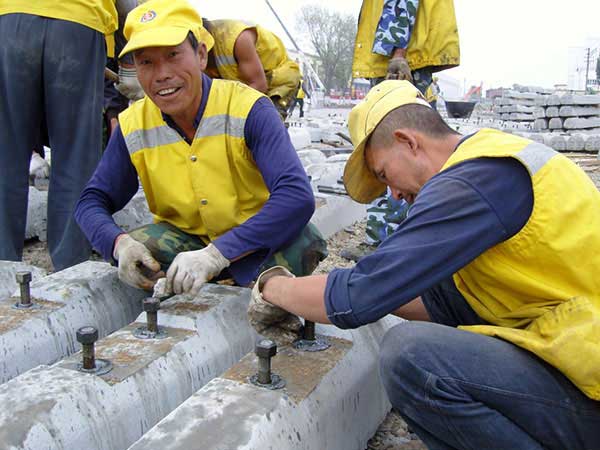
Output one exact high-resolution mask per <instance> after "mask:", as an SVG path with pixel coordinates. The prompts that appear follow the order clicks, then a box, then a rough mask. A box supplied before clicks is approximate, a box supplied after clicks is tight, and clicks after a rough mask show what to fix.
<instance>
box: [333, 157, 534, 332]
mask: <svg viewBox="0 0 600 450" xmlns="http://www.w3.org/2000/svg"><path fill="white" fill-rule="evenodd" d="M532 210H533V188H532V186H531V178H530V177H529V174H528V172H527V170H526V169H525V167H524V166H522V165H521V163H519V162H518V161H517V160H515V159H513V158H481V159H476V160H469V161H466V162H463V163H461V164H458V165H456V166H453V167H451V168H450V169H448V170H446V171H444V172H442V173H440V174H438V175H436V176H434V177H433V178H431V180H429V182H427V183H426V184H425V186H423V188H422V189H421V192H419V194H418V196H417V198H416V200H415V203H414V204H413V205H412V207H411V208H410V210H409V213H408V217H407V218H406V220H405V221H404V222H403V223H402V225H401V226H400V227H399V228H398V230H396V232H395V233H393V234H392V235H391V236H390V237H389V238H388V239H386V240H385V241H384V242H383V243H382V244H381V246H380V247H379V248H378V249H377V250H376V251H375V252H374V253H373V254H371V255H369V256H366V257H365V258H363V259H361V260H360V261H359V262H358V264H357V265H356V266H355V267H353V268H351V269H336V270H334V271H332V272H331V273H330V274H329V276H328V279H327V287H326V290H325V306H326V309H327V317H329V319H330V320H331V322H332V323H333V324H334V325H336V326H338V327H340V328H356V327H359V326H361V325H364V324H366V323H371V322H375V321H376V320H379V319H380V318H381V317H383V316H385V315H386V314H389V313H391V312H393V311H395V310H396V309H397V308H399V307H400V306H402V305H404V304H406V303H408V302H410V301H411V300H412V299H414V298H415V297H417V296H419V295H421V294H422V293H423V292H425V291H426V290H427V289H429V288H431V287H433V286H435V285H436V284H438V283H440V282H441V281H442V280H444V279H447V278H449V277H450V276H452V275H453V274H454V273H455V272H457V271H458V270H459V269H461V268H462V267H464V266H465V265H467V264H468V263H469V262H471V261H472V260H473V259H475V258H476V257H477V256H479V255H480V254H481V253H483V252H485V251H486V250H487V249H489V248H490V247H493V246H494V245H496V244H498V243H500V242H503V241H505V240H506V239H508V238H510V237H511V236H513V235H514V234H516V233H517V232H518V231H519V230H520V229H521V228H522V227H523V226H524V225H525V224H526V223H527V221H528V220H529V216H530V215H531V211H532Z"/></svg>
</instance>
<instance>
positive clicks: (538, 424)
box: [380, 280, 600, 450]
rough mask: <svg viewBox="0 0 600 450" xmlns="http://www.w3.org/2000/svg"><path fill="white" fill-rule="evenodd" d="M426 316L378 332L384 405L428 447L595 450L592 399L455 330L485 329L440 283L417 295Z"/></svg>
mask: <svg viewBox="0 0 600 450" xmlns="http://www.w3.org/2000/svg"><path fill="white" fill-rule="evenodd" d="M422 298H423V302H424V304H425V307H426V308H427V310H428V312H429V315H430V317H431V320H432V321H434V322H438V323H428V322H405V323H403V324H400V325H397V326H396V327H394V328H392V329H391V330H390V331H389V332H388V333H387V334H386V336H385V338H384V341H383V343H382V350H381V361H380V363H381V365H380V369H381V375H382V378H383V383H384V386H385V389H386V391H387V393H388V396H389V398H390V401H391V402H392V404H393V405H394V407H395V408H396V409H397V410H398V411H399V412H400V414H401V415H402V417H403V418H404V419H405V421H406V422H407V424H408V425H409V426H410V427H411V428H412V429H413V431H414V432H415V433H416V434H417V435H418V436H419V437H420V438H421V439H422V440H423V442H425V444H426V445H427V446H428V448H430V449H435V450H438V449H444V450H446V449H461V450H462V449H472V450H485V449H493V450H505V449H506V450H515V449H518V450H525V449H556V450H559V449H560V450H566V449H568V450H577V449H582V450H584V449H585V450H595V449H600V402H597V401H594V400H591V399H589V398H588V397H586V396H585V395H584V394H583V393H582V392H581V391H580V390H579V389H577V387H575V386H574V385H573V384H572V383H571V382H570V381H569V380H568V379H567V378H566V377H564V376H563V375H562V374H561V373H560V372H559V371H558V370H556V369H555V368H553V367H552V366H550V365H548V364H546V363H545V362H544V361H542V360H541V359H539V358H537V357H536V356H535V355H534V354H532V353H530V352H528V351H525V350H522V349H520V348H519V347H517V346H515V345H512V344H510V343H508V342H506V341H503V340H500V339H496V338H492V337H488V336H483V335H479V334H476V333H472V332H469V331H463V330H459V329H456V328H455V327H456V325H458V324H477V323H484V322H483V321H482V320H481V319H479V317H478V316H477V315H476V314H475V313H474V311H473V310H472V309H471V308H470V307H469V305H468V303H467V302H466V300H465V299H464V298H463V297H462V295H461V294H460V292H458V290H457V289H456V287H455V286H454V283H453V282H452V281H451V280H449V281H447V282H445V283H442V284H440V285H439V286H436V287H435V288H433V289H431V290H430V291H428V292H427V293H425V294H424V295H423V296H422Z"/></svg>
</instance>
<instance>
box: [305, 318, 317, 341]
mask: <svg viewBox="0 0 600 450" xmlns="http://www.w3.org/2000/svg"><path fill="white" fill-rule="evenodd" d="M302 337H303V338H304V340H306V341H314V340H315V323H314V322H311V321H310V320H305V321H304V332H303V334H302Z"/></svg>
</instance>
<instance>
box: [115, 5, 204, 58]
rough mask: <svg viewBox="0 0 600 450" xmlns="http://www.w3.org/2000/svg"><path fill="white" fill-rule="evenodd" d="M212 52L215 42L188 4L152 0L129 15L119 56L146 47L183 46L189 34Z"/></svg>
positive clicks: (200, 18)
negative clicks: (124, 42) (123, 45)
mask: <svg viewBox="0 0 600 450" xmlns="http://www.w3.org/2000/svg"><path fill="white" fill-rule="evenodd" d="M190 31H191V32H192V33H194V36H196V39H198V42H204V44H205V45H206V48H207V50H210V49H211V48H212V47H213V45H214V43H215V40H214V39H213V37H212V36H211V35H210V33H209V32H208V31H207V30H206V28H204V27H203V26H202V17H200V15H199V14H198V12H197V11H196V10H195V9H194V7H193V6H192V5H191V4H190V3H189V2H187V1H186V0H149V1H147V2H145V3H143V4H141V5H139V6H137V7H136V8H134V9H132V10H131V11H130V12H129V14H128V15H127V20H126V21H125V27H124V29H123V34H124V35H125V39H127V45H126V46H125V48H123V51H122V52H121V54H120V55H119V58H120V57H122V56H123V55H125V54H126V53H129V52H132V51H134V50H138V49H140V48H146V47H170V46H175V45H179V44H181V43H182V42H183V41H184V40H185V38H186V37H187V35H188V33H189V32H190Z"/></svg>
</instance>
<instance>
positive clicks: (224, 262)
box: [166, 244, 230, 295]
mask: <svg viewBox="0 0 600 450" xmlns="http://www.w3.org/2000/svg"><path fill="white" fill-rule="evenodd" d="M229 264H230V262H229V260H228V259H227V258H225V257H224V256H223V255H222V254H221V252H220V251H219V249H218V248H217V247H215V246H214V245H212V244H208V246H207V247H206V248H203V249H202V250H194V251H191V252H182V253H179V254H178V255H177V256H176V257H175V259H174V260H173V262H172V263H171V266H170V267H169V270H167V288H166V292H167V293H171V292H172V293H175V294H182V293H190V294H193V295H196V294H197V293H198V291H199V290H200V287H201V286H202V285H203V284H204V283H206V282H207V281H209V280H210V279H212V278H213V277H215V276H217V275H219V274H220V273H221V271H222V270H223V269H225V268H227V267H229Z"/></svg>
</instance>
